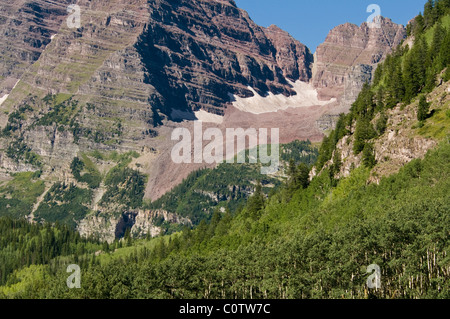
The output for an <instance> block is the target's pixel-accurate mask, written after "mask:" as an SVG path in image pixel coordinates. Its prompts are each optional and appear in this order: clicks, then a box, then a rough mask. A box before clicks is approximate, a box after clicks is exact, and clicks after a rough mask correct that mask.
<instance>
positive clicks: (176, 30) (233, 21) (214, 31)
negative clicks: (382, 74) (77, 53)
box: [136, 0, 313, 115]
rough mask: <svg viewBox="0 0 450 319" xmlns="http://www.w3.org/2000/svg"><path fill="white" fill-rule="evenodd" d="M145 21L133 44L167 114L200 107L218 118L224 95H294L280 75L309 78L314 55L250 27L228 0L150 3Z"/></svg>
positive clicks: (278, 34)
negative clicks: (148, 17) (146, 21)
mask: <svg viewBox="0 0 450 319" xmlns="http://www.w3.org/2000/svg"><path fill="white" fill-rule="evenodd" d="M149 10H150V20H149V23H148V25H147V27H146V29H145V30H144V32H143V34H142V35H141V37H140V38H139V41H138V42H137V44H136V47H137V49H138V51H139V53H140V54H141V56H142V58H143V63H144V64H145V66H146V69H147V71H148V77H147V78H146V82H147V83H150V84H151V85H153V86H154V87H155V88H156V90H157V91H158V92H159V94H160V95H159V96H158V97H157V98H156V97H155V98H154V99H153V102H154V103H157V104H158V108H159V109H160V110H161V111H162V112H163V113H164V114H166V115H169V114H170V111H171V110H172V109H180V110H191V111H197V110H200V109H203V110H206V111H209V112H211V113H215V114H220V115H223V113H224V106H225V104H226V103H228V102H229V101H230V98H229V94H236V95H239V96H243V97H248V96H253V93H252V92H251V91H249V90H248V89H247V87H248V86H251V87H253V88H254V89H255V90H256V91H257V92H258V93H259V94H261V95H264V94H266V93H267V92H272V93H274V94H284V95H286V96H289V95H291V94H292V93H293V91H292V90H291V89H290V86H289V85H288V84H287V81H286V78H289V79H291V80H294V81H295V80H298V79H301V80H303V81H308V80H309V79H310V74H311V63H312V60H313V59H312V55H311V53H310V52H309V50H308V49H307V48H306V47H305V46H304V45H303V44H301V43H300V42H298V41H296V40H295V39H293V38H292V37H291V36H290V35H289V34H288V33H286V32H284V31H282V30H281V29H278V28H276V27H271V28H269V29H264V28H261V27H259V26H258V25H256V24H255V23H254V22H253V21H252V20H251V19H250V18H249V16H248V14H247V13H246V12H245V11H243V10H241V9H239V8H237V7H236V5H235V3H234V2H233V1H204V0H179V1H165V0H161V1H155V2H152V3H150V9H149Z"/></svg>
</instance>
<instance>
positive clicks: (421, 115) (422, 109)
mask: <svg viewBox="0 0 450 319" xmlns="http://www.w3.org/2000/svg"><path fill="white" fill-rule="evenodd" d="M429 110H430V104H429V103H428V102H427V98H426V96H425V95H422V96H421V97H420V101H419V107H418V110H417V120H419V121H425V120H426V119H427V117H428V112H429Z"/></svg>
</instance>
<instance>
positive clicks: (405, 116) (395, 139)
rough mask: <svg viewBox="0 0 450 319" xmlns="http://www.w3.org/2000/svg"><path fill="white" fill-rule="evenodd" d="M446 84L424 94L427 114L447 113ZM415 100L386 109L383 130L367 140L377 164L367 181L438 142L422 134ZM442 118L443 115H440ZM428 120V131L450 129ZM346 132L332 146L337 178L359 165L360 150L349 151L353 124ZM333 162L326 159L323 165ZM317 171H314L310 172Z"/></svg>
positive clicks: (449, 89) (448, 88)
mask: <svg viewBox="0 0 450 319" xmlns="http://www.w3.org/2000/svg"><path fill="white" fill-rule="evenodd" d="M448 92H450V84H449V83H446V84H444V85H441V86H440V87H438V88H436V89H435V90H434V91H433V92H431V93H430V94H429V95H428V101H429V103H430V105H431V106H430V109H431V113H437V112H440V113H441V114H443V113H445V112H449V111H448V110H449V106H450V95H449V94H448ZM418 103H419V99H416V100H415V101H413V102H412V103H411V104H410V105H407V106H401V105H398V106H396V107H395V108H393V109H392V110H388V111H387V112H386V116H387V118H388V119H389V120H388V122H387V129H386V131H385V133H384V134H382V135H381V136H379V137H377V138H374V139H373V140H371V141H370V142H371V143H372V144H373V148H374V153H375V160H376V162H377V165H376V166H375V167H374V168H373V169H372V173H371V177H370V179H369V181H370V182H374V183H378V182H379V181H380V179H381V178H382V177H383V176H389V175H391V174H394V173H397V172H398V171H399V170H400V168H402V167H403V166H404V165H405V164H407V163H409V162H410V161H412V160H414V159H416V158H423V157H424V156H425V154H426V153H427V152H428V151H429V150H430V149H432V148H434V147H436V145H437V144H438V143H439V138H437V137H436V136H432V135H431V134H424V133H423V132H424V131H426V130H423V129H422V130H421V128H420V126H419V123H418V121H417V109H418ZM443 116H444V118H445V116H446V115H443ZM378 117H379V115H378V116H377V117H375V118H374V119H373V121H372V124H373V125H375V123H376V121H377V120H378ZM440 121H442V123H441V122H439V121H437V122H436V121H434V120H429V122H428V123H426V124H425V125H426V126H428V128H427V129H428V130H429V131H435V132H436V131H437V132H441V134H443V136H445V135H446V134H450V130H449V129H448V127H446V126H445V124H443V123H445V120H444V121H443V120H442V118H441V119H440ZM349 130H350V133H349V134H348V135H346V136H344V137H343V138H342V139H341V140H340V141H339V142H338V143H337V145H336V149H337V150H339V154H340V160H341V163H342V165H341V168H340V172H339V173H338V177H348V176H349V175H350V173H351V171H352V170H353V169H354V168H356V167H359V166H361V165H362V153H360V154H358V155H355V154H354V152H353V146H354V133H355V125H353V126H352V127H351V128H349ZM332 164H333V160H330V161H329V162H328V163H327V164H326V165H325V167H329V166H331V165H332ZM315 174H317V172H316V171H314V173H313V175H315Z"/></svg>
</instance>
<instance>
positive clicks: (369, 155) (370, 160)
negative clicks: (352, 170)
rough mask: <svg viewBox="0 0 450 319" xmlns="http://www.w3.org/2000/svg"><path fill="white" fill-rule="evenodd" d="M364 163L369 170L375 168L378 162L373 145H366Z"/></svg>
mask: <svg viewBox="0 0 450 319" xmlns="http://www.w3.org/2000/svg"><path fill="white" fill-rule="evenodd" d="M362 162H363V165H364V166H366V167H367V168H372V167H374V166H375V165H376V164H377V162H376V160H375V150H374V148H373V145H372V144H371V143H366V145H364V149H363V152H362Z"/></svg>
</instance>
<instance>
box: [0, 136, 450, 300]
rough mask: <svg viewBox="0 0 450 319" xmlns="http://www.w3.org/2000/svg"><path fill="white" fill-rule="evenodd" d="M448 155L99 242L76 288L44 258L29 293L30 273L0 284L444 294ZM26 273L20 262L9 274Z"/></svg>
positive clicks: (362, 172)
mask: <svg viewBox="0 0 450 319" xmlns="http://www.w3.org/2000/svg"><path fill="white" fill-rule="evenodd" d="M449 157H450V144H449V143H443V144H441V146H440V147H439V148H438V149H437V150H435V151H432V152H430V153H429V154H427V156H426V157H425V159H424V160H414V161H413V162H411V163H410V164H408V165H406V166H405V167H404V168H403V169H402V170H401V171H400V172H399V173H398V174H395V175H393V176H390V177H387V178H383V179H382V180H381V183H380V185H374V184H371V185H367V184H366V179H367V177H368V170H367V169H366V168H364V167H361V168H359V169H356V170H354V171H353V173H352V175H351V176H350V177H349V178H347V179H343V180H341V181H339V183H338V185H337V186H336V187H333V186H332V184H331V179H330V178H329V174H328V173H327V172H324V173H322V174H321V175H320V176H318V177H316V178H314V179H313V180H312V182H311V184H310V185H309V186H308V187H307V188H302V187H300V188H298V189H297V190H295V192H294V193H293V195H292V196H290V195H287V188H286V187H285V188H283V189H280V191H279V192H277V193H276V194H274V195H273V196H271V197H270V198H269V199H262V198H261V197H260V193H259V192H256V193H255V195H254V197H255V199H252V200H250V201H249V203H248V205H247V206H246V207H244V208H243V209H242V210H241V211H240V212H238V213H237V214H236V215H235V216H234V217H232V216H230V215H229V214H220V213H215V214H214V216H213V218H211V221H210V222H209V223H205V222H202V223H200V224H199V226H198V227H197V228H196V229H195V230H187V229H186V230H183V232H182V233H179V234H174V235H172V236H170V238H169V237H162V238H156V239H152V240H150V241H147V240H140V241H135V242H130V245H129V247H126V248H123V249H120V248H119V250H118V251H117V253H114V252H112V249H111V247H109V246H108V245H104V246H105V247H104V251H109V253H105V254H104V255H102V256H101V257H102V258H101V260H102V262H101V263H98V262H94V263H89V264H88V265H85V266H84V267H83V272H82V276H83V277H82V281H83V283H84V284H82V288H81V289H71V290H70V289H67V287H66V286H65V285H66V278H67V273H66V272H65V266H60V267H53V268H52V267H51V266H50V265H45V263H44V265H45V266H44V267H43V268H40V269H41V270H40V271H42V272H43V273H44V274H45V276H46V284H45V285H43V286H40V287H38V288H36V287H35V286H33V287H34V288H35V289H33V290H32V289H30V287H31V286H32V285H33V283H34V281H33V280H31V281H25V282H23V283H22V285H24V286H25V287H23V289H22V290H20V291H18V290H14V293H11V292H10V291H11V289H13V288H14V283H11V280H12V279H8V280H9V281H7V282H8V283H7V284H6V285H5V286H4V287H1V288H0V291H2V292H3V293H5V297H13V296H14V297H20V298H24V297H39V298H339V299H340V298H449V297H450V295H449V293H450V286H449V281H448V271H449V265H450V263H449V260H448V249H449V248H450V246H449V237H448V233H449V232H450V220H449V215H448V211H449V209H450V199H449V197H448V194H447V192H448V189H449V187H450V174H448V173H449V171H450V163H449V161H448V158H449ZM256 197H258V199H256ZM261 200H263V203H262V205H261ZM253 207H257V208H256V210H254V208H253ZM254 212H256V214H254ZM147 242H148V244H143V243H147ZM117 245H118V244H117V243H115V244H114V245H113V247H114V246H115V247H117ZM122 250H123V251H122ZM90 256H91V257H92V254H91V255H90ZM73 258H75V257H73ZM73 258H71V259H67V263H69V262H70V263H71V262H72V261H73ZM430 260H433V262H431V263H430V262H429V261H430ZM373 263H376V264H378V265H379V266H380V267H381V270H382V274H381V275H382V289H380V290H378V291H374V290H370V291H368V290H367V288H366V280H367V277H368V274H367V273H366V267H367V266H368V265H370V264H373ZM52 269H54V270H55V272H54V273H53V272H52ZM33 273H35V267H29V268H24V269H22V271H21V272H20V273H18V274H17V275H16V276H23V277H24V278H28V277H31V276H32V274H33ZM10 278H16V277H14V276H10ZM27 285H28V286H27Z"/></svg>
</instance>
